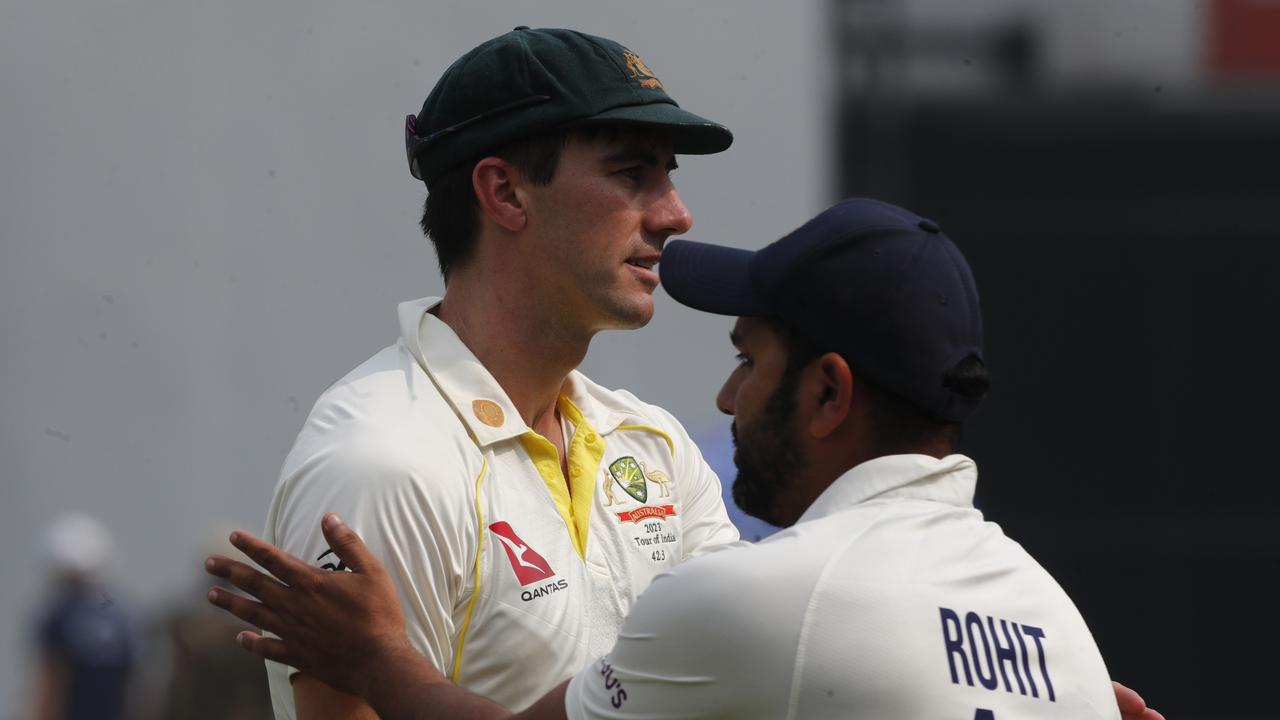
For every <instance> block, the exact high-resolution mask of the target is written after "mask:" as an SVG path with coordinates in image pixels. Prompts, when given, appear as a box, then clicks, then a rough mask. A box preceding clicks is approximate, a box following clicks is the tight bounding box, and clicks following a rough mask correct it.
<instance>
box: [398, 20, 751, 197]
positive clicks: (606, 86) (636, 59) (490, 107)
mask: <svg viewBox="0 0 1280 720" xmlns="http://www.w3.org/2000/svg"><path fill="white" fill-rule="evenodd" d="M591 123H625V124H634V125H639V126H645V127H652V128H659V129H661V130H662V131H664V133H665V134H666V135H668V136H669V137H670V138H671V141H672V143H673V149H674V151H675V152H676V154H680V155H706V154H710V153H718V152H720V151H722V150H725V149H726V148H728V147H729V145H730V144H731V143H732V142H733V134H732V133H730V132H729V129H728V128H726V127H725V126H723V125H720V124H719V123H714V122H712V121H710V120H708V119H706V118H704V117H700V116H698V115H694V114H693V113H691V112H688V111H687V110H684V109H682V108H681V107H680V106H679V105H677V104H676V101H675V100H673V99H672V98H671V96H670V95H668V94H667V91H666V88H665V87H663V85H662V81H660V80H658V78H657V77H655V76H654V74H653V71H652V70H650V69H649V66H648V65H646V64H645V63H644V61H643V60H641V59H640V56H639V55H636V54H635V53H633V52H631V51H630V50H628V49H627V48H625V47H623V46H622V45H619V44H618V43H616V42H614V41H612V40H609V39H607V38H602V37H597V36H594V35H587V34H586V33H580V32H577V31H575V30H563V29H558V28H547V29H538V30H531V29H529V28H527V27H519V28H516V29H515V30H512V31H511V32H509V33H506V34H504V35H500V36H498V37H496V38H494V39H492V40H490V41H488V42H486V43H484V44H482V45H480V46H479V47H477V48H475V49H473V50H471V51H470V52H468V53H467V54H466V55H463V56H462V57H460V58H458V60H457V61H455V62H454V63H453V64H452V65H450V66H449V69H447V70H445V72H444V75H442V76H441V77H440V80H439V82H437V83H436V86H435V88H433V89H432V90H431V94H430V95H429V96H428V97H427V101H426V102H425V103H423V104H422V112H420V113H418V114H417V116H414V115H410V116H409V117H408V118H406V120H405V149H406V150H407V152H408V155H409V172H411V173H413V176H414V177H416V178H418V179H419V180H422V181H424V182H425V183H426V184H427V185H428V186H430V185H431V183H432V182H433V181H435V179H436V178H438V177H440V175H441V174H442V173H443V172H444V171H446V170H449V169H450V168H453V167H456V166H458V165H461V164H462V163H465V162H467V161H469V160H477V159H479V158H481V157H483V156H484V155H485V154H487V153H490V152H492V151H494V150H497V149H498V148H500V147H502V146H503V145H506V144H508V143H511V142H514V141H516V140H522V139H524V138H529V137H533V136H535V135H538V134H541V133H544V132H549V131H552V130H557V129H559V128H563V127H568V126H572V125H583V124H591Z"/></svg>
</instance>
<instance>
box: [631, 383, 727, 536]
mask: <svg viewBox="0 0 1280 720" xmlns="http://www.w3.org/2000/svg"><path fill="white" fill-rule="evenodd" d="M650 407H651V408H652V409H653V410H654V411H655V412H657V413H659V414H660V415H661V417H662V420H663V425H664V427H665V428H666V429H667V432H668V433H670V435H671V440H672V442H673V443H674V445H675V461H676V463H678V465H679V468H680V478H681V486H682V487H681V493H682V499H683V502H684V516H685V519H684V558H683V559H686V560H687V559H689V558H691V557H697V556H698V555H701V554H703V553H705V552H706V551H708V550H711V549H713V548H717V547H720V546H721V545H727V544H729V543H731V542H736V541H737V540H738V539H739V534H738V528H737V526H735V525H734V524H733V521H731V520H730V519H729V513H728V511H727V510H725V507H724V497H723V493H722V490H721V486H720V478H719V477H718V476H717V475H716V473H715V471H714V470H712V469H711V466H710V465H708V464H707V461H706V460H705V459H704V458H703V457H702V451H700V450H699V449H698V446H697V444H695V443H694V442H693V439H692V438H690V437H689V433H688V432H686V431H685V429H684V426H683V425H681V424H680V422H679V421H678V420H676V419H675V417H673V416H672V415H671V414H670V413H667V412H666V411H665V410H661V409H660V408H657V407H654V406H650Z"/></svg>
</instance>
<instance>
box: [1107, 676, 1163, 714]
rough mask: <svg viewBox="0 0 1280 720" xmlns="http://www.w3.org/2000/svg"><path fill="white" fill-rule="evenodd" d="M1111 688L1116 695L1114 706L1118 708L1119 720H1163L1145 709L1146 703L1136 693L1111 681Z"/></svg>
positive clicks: (1152, 711) (1147, 708)
mask: <svg viewBox="0 0 1280 720" xmlns="http://www.w3.org/2000/svg"><path fill="white" fill-rule="evenodd" d="M1111 687H1112V689H1114V690H1115V693H1116V704H1117V705H1119V706H1120V718H1121V720H1165V718H1164V715H1161V714H1160V713H1158V712H1156V711H1155V710H1152V709H1151V708H1149V707H1147V703H1146V701H1145V700H1143V699H1142V696H1141V695H1139V694H1138V693H1137V692H1136V691H1134V690H1132V689H1131V688H1128V687H1125V686H1124V685H1121V684H1120V683H1118V682H1116V681H1114V680H1112V681H1111Z"/></svg>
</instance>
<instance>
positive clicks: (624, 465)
mask: <svg viewBox="0 0 1280 720" xmlns="http://www.w3.org/2000/svg"><path fill="white" fill-rule="evenodd" d="M609 476H610V477H612V478H613V479H614V480H615V481H616V482H617V483H618V486H619V487H621V488H622V489H623V490H625V491H626V493H627V494H628V495H630V496H631V497H633V498H635V499H636V500H639V501H640V502H644V501H645V500H648V499H649V486H648V485H647V484H646V483H645V477H644V470H643V469H641V467H640V463H638V462H636V459H635V458H633V457H631V456H630V455H624V456H622V457H620V458H618V459H617V460H614V461H613V462H611V463H609ZM605 496H606V497H607V498H608V500H609V502H608V503H607V504H608V505H612V504H613V503H614V497H613V486H611V485H610V484H609V481H608V480H605Z"/></svg>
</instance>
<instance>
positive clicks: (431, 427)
mask: <svg viewBox="0 0 1280 720" xmlns="http://www.w3.org/2000/svg"><path fill="white" fill-rule="evenodd" d="M437 302H438V299H436V298H426V299H423V300H418V301H414V302H408V303H403V304H402V305H401V306H400V309H399V315H400V328H401V337H400V340H399V341H398V342H397V343H396V344H395V345H393V346H391V347H389V348H386V349H385V350H383V351H382V352H380V353H378V354H377V355H375V356H373V357H372V358H371V359H369V360H368V361H366V362H365V363H364V364H362V365H361V366H359V367H358V368H356V369H355V370H353V371H352V372H351V373H350V374H349V375H347V376H346V377H345V378H343V379H342V380H340V381H338V382H337V383H335V384H334V385H333V386H332V387H330V388H329V389H328V390H327V391H325V393H324V394H323V395H322V396H321V397H320V399H319V400H318V401H317V402H316V404H315V407H314V408H313V409H312V411H311V414H310V416H309V417H308V418H307V421H306V424H305V425H304V426H303V429H302V431H301V433H300V434H299V436H298V439H297V442H296V443H295V444H294V447H293V450H292V452H290V453H289V456H288V458H287V459H286V460H285V463H284V468H283V470H282V471H281V478H280V482H279V484H278V485H277V486H276V490H275V496H274V498H273V499H272V502H271V510H270V514H269V516H268V519H267V527H266V532H265V537H266V539H267V541H268V542H271V543H274V544H276V545H278V546H279V547H281V548H282V549H284V550H286V551H288V552H290V553H292V554H294V555H296V556H299V557H301V558H304V559H306V560H308V561H310V562H312V563H314V564H316V565H318V566H322V567H328V568H330V569H343V568H342V567H341V566H340V564H339V562H338V559H337V558H336V557H335V556H334V555H333V554H332V553H329V552H328V546H327V544H326V543H325V541H324V536H323V535H322V533H321V531H320V518H321V516H322V515H323V514H324V513H325V512H328V511H335V512H337V513H339V514H340V515H341V516H342V517H343V519H344V520H346V521H347V523H348V524H349V525H350V526H351V527H352V528H354V529H355V530H356V531H357V532H358V533H360V535H361V536H362V537H363V538H364V540H365V542H366V543H367V544H368V545H369V547H370V549H371V550H372V552H373V553H374V554H375V555H377V556H378V557H379V558H380V559H381V560H382V561H383V562H385V563H386V564H387V568H388V570H389V572H390V574H391V577H392V578H393V579H394V580H395V583H396V587H397V589H398V591H399V593H400V600H401V604H402V606H403V607H404V610H405V616H406V620H407V623H408V630H409V637H410V640H412V642H413V643H414V645H415V646H416V647H417V648H418V649H419V650H420V651H422V652H423V653H424V654H425V655H426V656H427V658H429V659H430V660H431V661H432V663H433V664H435V665H436V666H437V667H438V668H440V669H441V671H443V672H444V674H445V675H447V676H449V677H451V678H454V680H455V682H457V683H458V684H459V685H461V686H463V687H466V688H469V689H471V690H474V691H476V692H479V693H481V694H483V695H486V696H488V697H490V698H493V699H494V700H496V701H497V702H499V703H502V704H503V705H506V706H507V707H509V708H512V709H521V708H524V707H525V706H527V705H529V704H531V703H532V702H533V701H534V700H536V699H538V698H539V697H541V695H542V694H543V693H545V692H546V691H547V690H549V689H551V688H552V687H554V686H555V685H556V684H558V683H559V682H562V681H564V680H565V679H567V678H569V677H570V676H572V674H573V673H575V672H577V671H578V670H580V669H581V668H582V667H583V666H584V665H586V664H587V663H588V662H590V661H591V659H592V658H595V657H597V656H599V655H600V654H602V653H604V652H607V651H608V649H609V648H610V647H612V645H613V642H614V640H615V638H616V635H617V631H618V627H619V626H620V625H621V623H622V619H623V618H624V617H625V616H626V614H627V612H628V610H629V609H630V608H631V604H632V602H633V601H634V599H635V598H636V596H637V595H638V594H639V593H640V591H641V590H643V589H644V588H645V587H647V586H648V584H649V582H650V581H651V580H652V579H653V577H654V576H656V575H657V574H659V573H661V572H664V571H667V570H670V569H671V568H672V567H674V566H675V565H676V563H679V562H680V561H681V560H684V559H685V558H688V557H690V556H692V555H695V554H698V553H699V552H701V551H703V550H706V549H708V548H710V547H713V546H716V545H722V544H725V543H729V542H732V541H734V540H737V538H738V533H737V530H736V529H735V528H734V527H733V525H732V524H731V523H730V521H729V519H728V516H727V514H726V513H725V508H724V503H723V501H722V500H721V494H720V481H719V480H718V479H717V478H716V476H715V474H714V473H712V471H711V469H710V468H709V467H708V466H707V464H706V463H705V462H704V461H703V459H702V456H701V454H700V453H699V452H698V449H697V447H696V446H694V444H693V442H692V441H691V440H690V439H689V437H688V435H687V434H686V433H685V431H684V428H682V427H681V426H680V424H679V423H678V422H677V421H676V420H675V419H674V418H673V417H672V416H671V415H670V414H668V413H667V412H665V411H663V410H661V409H659V408H656V407H654V406H652V405H648V404H645V403H643V402H640V401H639V400H637V399H636V398H635V396H633V395H631V394H630V393H628V392H625V391H612V390H606V389H604V388H601V387H600V386H598V385H596V384H594V383H592V382H591V381H590V380H588V379H587V378H586V377H584V376H583V375H581V374H580V373H577V372H574V373H572V374H571V375H570V376H569V378H568V380H567V382H566V384H565V386H564V390H563V394H562V396H561V398H560V401H559V409H560V412H561V415H562V417H563V418H564V419H565V427H566V428H567V429H568V430H569V433H567V434H566V437H565V445H566V455H567V459H568V466H569V472H570V477H569V478H568V480H567V482H566V478H565V477H564V474H563V471H562V470H561V464H560V459H559V456H558V454H557V452H556V450H555V447H554V446H553V445H552V444H551V443H550V442H549V441H548V440H546V439H544V438H542V437H540V436H538V435H536V434H535V433H533V431H532V430H530V429H529V428H528V427H527V426H526V425H525V423H524V421H523V420H522V419H521V417H520V415H519V413H518V412H517V411H516V409H515V407H514V406H513V405H512V404H511V401H510V400H509V399H508V398H507V395H506V393H504V392H503V391H502V388H501V387H499V385H498V384H497V382H496V381H495V380H494V379H493V377H492V376H491V375H490V374H489V373H488V371H486V370H485V368H484V367H483V366H482V365H481V364H480V362H479V361H478V360H477V359H476V358H475V356H474V355H472V354H471V352H470V351H469V350H468V349H467V348H466V346H465V345H463V344H462V342H461V341H460V340H459V339H458V337H457V336H456V335H455V334H454V333H453V331H452V330H451V329H450V328H449V327H448V326H447V325H445V324H444V323H443V322H442V321H440V319H439V318H437V317H436V316H435V315H433V314H431V313H430V312H428V310H429V308H432V307H433V306H435V305H436V303H437ZM512 351H513V352H518V351H519V349H518V348H513V349H512ZM267 667H268V677H269V679H270V683H271V693H272V701H273V704H274V705H275V709H276V717H277V718H282V719H283V718H289V719H291V718H293V717H294V707H293V694H292V690H291V688H290V684H289V675H290V673H291V669H290V668H287V667H285V666H282V665H278V664H276V663H267Z"/></svg>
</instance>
